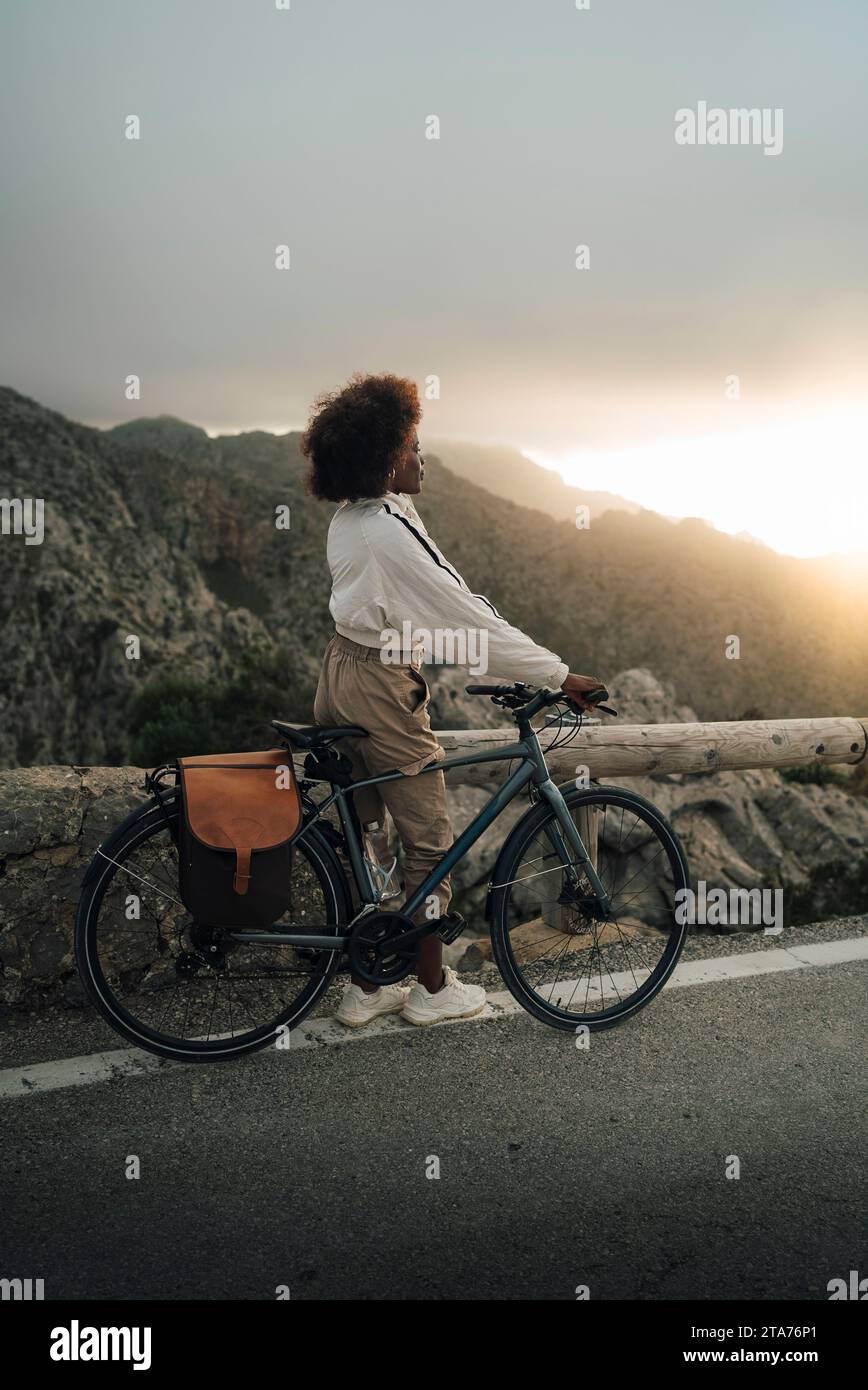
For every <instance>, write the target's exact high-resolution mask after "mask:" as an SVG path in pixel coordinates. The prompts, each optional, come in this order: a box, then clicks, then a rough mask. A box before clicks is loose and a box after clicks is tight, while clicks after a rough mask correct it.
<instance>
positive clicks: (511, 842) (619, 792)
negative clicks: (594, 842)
mask: <svg viewBox="0 0 868 1390" xmlns="http://www.w3.org/2000/svg"><path fill="white" fill-rule="evenodd" d="M560 790H561V793H562V795H563V797H564V800H565V801H566V803H567V806H568V808H569V810H570V811H575V810H578V809H581V808H583V807H589V806H592V805H594V804H595V803H597V804H598V805H601V804H602V805H614V806H620V807H621V808H622V809H631V810H634V811H635V812H636V813H637V814H638V816H639V819H641V820H643V821H644V823H645V824H646V825H647V826H649V827H650V828H651V829H653V831H654V833H655V834H656V835H657V837H658V839H660V840H661V843H662V844H663V846H664V848H665V849H666V852H667V858H668V860H669V864H670V868H671V869H672V871H673V882H674V884H675V887H676V888H679V889H683V888H686V887H687V886H688V884H689V870H688V866H687V857H686V855H685V853H684V848H683V846H682V844H681V841H680V840H679V838H678V836H677V834H676V832H675V831H674V829H673V828H672V826H671V825H670V824H669V822H668V821H667V820H666V819H665V817H664V816H663V815H662V813H661V812H660V811H659V810H658V809H657V807H656V806H654V805H653V804H652V803H651V802H650V801H648V800H646V798H645V797H643V796H640V795H639V794H638V793H637V792H631V791H627V790H626V789H624V788H623V787H612V786H605V785H602V784H595V785H594V786H592V787H589V788H587V789H581V790H580V789H577V788H575V787H561V788H560ZM553 819H555V815H554V812H553V810H552V809H551V807H550V806H549V805H548V803H547V802H542V803H540V804H538V805H536V806H534V807H533V808H532V809H531V810H530V811H528V812H527V813H526V814H525V815H524V816H522V818H521V820H519V821H518V822H517V824H516V825H515V826H514V827H513V829H512V831H511V832H510V835H509V837H508V839H507V840H506V842H505V844H504V847H503V850H502V852H501V855H500V858H499V860H498V866H497V878H498V879H499V880H500V882H499V883H498V884H496V885H494V886H493V887H492V906H491V927H490V937H491V949H492V956H493V959H494V961H495V963H496V965H497V967H498V969H499V970H500V973H501V975H502V977H503V980H504V983H505V984H506V986H507V988H508V989H509V991H510V993H511V994H512V995H513V997H514V998H515V999H517V1001H518V1002H519V1004H521V1006H522V1008H524V1009H526V1010H527V1012H528V1013H530V1014H531V1015H532V1016H533V1017H534V1018H537V1019H539V1021H540V1022H541V1023H546V1024H548V1025H549V1026H551V1027H555V1028H561V1029H563V1030H565V1031H574V1030H575V1029H576V1027H577V1026H578V1025H580V1024H581V1025H584V1026H586V1027H587V1028H588V1030H589V1031H601V1030H603V1029H605V1028H612V1027H614V1026H615V1024H617V1023H621V1022H623V1021H624V1020H625V1019H626V1018H629V1017H631V1016H632V1015H633V1014H635V1013H636V1012H638V1010H639V1009H641V1008H644V1007H645V1005H646V1004H649V1003H650V1002H651V1000H652V999H653V998H654V997H655V995H657V994H659V992H660V990H661V989H662V988H663V986H664V985H665V983H666V981H667V980H668V979H669V977H670V975H671V974H672V971H673V970H674V969H675V966H676V964H677V962H678V958H679V956H680V955H681V952H682V950H683V948H684V942H685V940H686V936H687V929H688V928H687V922H686V921H685V922H683V923H678V922H677V921H675V920H674V919H673V923H672V929H671V932H670V935H669V940H668V942H667V944H666V947H665V950H664V951H663V954H662V956H661V958H660V961H659V962H658V965H657V967H656V969H655V970H654V971H653V972H652V973H651V975H650V976H649V978H648V979H647V980H646V981H645V982H644V984H643V985H642V986H641V987H640V989H639V990H638V991H637V992H636V993H635V994H634V995H631V996H630V997H629V998H628V999H626V1000H624V1001H619V1003H618V1004H616V1005H613V1006H612V1007H611V1008H609V1009H605V1010H601V1011H600V1012H598V1013H594V1014H580V1013H578V1014H571V1013H569V1012H568V1011H566V1010H561V1009H559V1008H558V1007H556V1006H554V1005H547V1004H546V1003H544V1002H543V1001H541V1000H540V999H539V997H538V996H537V995H536V994H535V993H534V991H533V990H531V989H529V988H528V986H527V984H526V982H525V980H524V978H523V976H522V974H521V971H520V970H519V968H518V966H517V964H516V960H515V956H514V952H513V950H512V946H511V941H510V928H509V904H510V901H511V895H512V889H513V888H514V886H515V883H514V881H515V879H516V870H517V868H518V866H519V865H520V864H521V862H522V856H523V854H524V853H525V852H526V850H527V848H528V846H529V845H530V844H531V843H532V841H533V840H534V839H535V838H536V837H537V836H538V835H539V834H540V832H541V830H542V829H543V827H544V825H545V823H546V822H547V821H549V820H553Z"/></svg>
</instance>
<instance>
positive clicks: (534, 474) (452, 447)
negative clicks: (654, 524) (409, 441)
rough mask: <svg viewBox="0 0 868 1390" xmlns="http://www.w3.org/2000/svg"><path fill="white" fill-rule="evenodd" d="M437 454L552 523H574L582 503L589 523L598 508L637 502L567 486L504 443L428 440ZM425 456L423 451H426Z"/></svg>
mask: <svg viewBox="0 0 868 1390" xmlns="http://www.w3.org/2000/svg"><path fill="white" fill-rule="evenodd" d="M431 444H432V449H433V451H434V453H435V454H436V455H437V457H438V458H440V460H441V461H442V462H443V463H444V464H445V465H446V467H447V468H448V469H449V470H450V471H451V472H452V473H457V474H458V476H459V477H460V478H466V479H467V481H468V482H470V483H476V484H477V486H478V487H484V488H485V489H486V491H487V492H493V493H494V494H495V496H496V497H504V498H506V500H507V501H508V502H517V503H518V505H519V506H520V507H533V508H535V509H536V510H537V511H541V512H547V513H548V515H549V516H551V517H554V519H555V521H571V522H572V523H573V525H575V523H576V507H578V506H580V505H584V506H587V507H588V509H589V512H590V518H591V523H592V524H593V522H594V521H595V520H596V519H597V518H598V517H600V516H602V514H603V512H607V511H616V512H630V513H632V514H634V515H635V513H637V512H640V511H641V510H642V508H641V507H640V506H639V503H638V502H629V501H628V500H627V498H626V497H619V496H618V495H617V493H614V492H595V491H593V490H590V489H588V488H580V487H572V486H571V485H570V484H569V483H565V482H564V480H563V478H562V477H561V476H560V474H559V473H555V472H553V471H552V470H551V469H549V468H542V467H541V466H540V465H539V464H538V463H533V462H532V460H530V459H528V458H525V456H524V454H522V453H520V452H519V451H518V449H510V448H509V446H508V445H505V444H493V445H488V444H465V443H462V442H460V441H457V440H453V439H442V440H436V439H435V440H432V441H431ZM426 457H427V451H426Z"/></svg>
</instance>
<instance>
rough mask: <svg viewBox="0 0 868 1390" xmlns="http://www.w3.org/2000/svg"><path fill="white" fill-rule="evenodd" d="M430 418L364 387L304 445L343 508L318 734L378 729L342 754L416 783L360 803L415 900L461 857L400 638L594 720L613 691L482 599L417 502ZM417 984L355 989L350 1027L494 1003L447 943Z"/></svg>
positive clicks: (333, 531)
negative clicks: (552, 696) (572, 668)
mask: <svg viewBox="0 0 868 1390" xmlns="http://www.w3.org/2000/svg"><path fill="white" fill-rule="evenodd" d="M421 415H422V412H421V409H420V405H419V396H418V392H417V390H416V386H415V384H414V383H413V382H412V381H407V380H404V379H403V378H401V377H397V376H392V375H383V376H365V375H363V374H361V373H359V374H357V375H356V376H354V377H352V378H351V379H350V381H349V382H348V383H347V385H346V386H344V387H343V388H342V389H341V390H339V391H335V392H332V393H330V394H328V395H325V396H322V397H320V398H319V399H318V400H317V401H316V402H315V404H314V409H313V413H312V416H311V419H310V422H309V424H308V429H307V432H306V433H305V435H304V439H303V441H302V451H303V453H304V455H305V457H306V458H308V459H309V460H310V464H311V467H310V473H309V476H308V486H309V489H310V491H311V492H312V493H313V495H314V497H317V498H320V499H322V500H325V501H329V502H339V503H340V506H339V507H338V509H337V511H336V512H335V514H334V516H333V517H332V521H331V525H330V526H329V533H328V545H327V554H328V562H329V568H330V569H331V575H332V595H331V600H330V603H329V608H330V611H331V614H332V617H333V618H334V620H335V629H336V631H335V635H334V636H333V637H332V639H331V641H330V642H329V644H328V646H327V648H326V651H325V655H324V657H323V665H322V671H321V673H320V678H319V684H318V686H317V692H316V699H315V701H314V718H315V720H316V722H317V723H318V724H358V725H360V726H361V727H362V728H364V729H367V731H368V737H367V738H366V739H359V740H356V741H355V742H353V741H352V740H347V741H346V742H345V743H342V744H341V747H342V748H346V750H347V753H348V755H349V757H350V759H351V760H352V763H353V771H354V775H355V776H356V777H357V778H362V777H373V776H376V775H378V774H379V773H382V772H387V771H390V770H393V769H395V768H399V769H400V770H401V771H403V772H404V773H406V774H407V775H406V777H404V778H401V779H399V780H396V781H393V782H386V783H383V784H382V785H381V786H379V787H365V788H362V789H361V790H360V791H358V792H356V793H355V794H354V795H355V802H356V809H357V811H358V813H359V818H360V820H361V822H362V824H363V825H368V824H370V823H371V822H374V821H376V822H379V824H380V825H381V826H382V825H384V822H385V816H386V811H387V810H388V812H389V814H390V815H391V817H392V820H393V821H394V823H395V828H396V830H397V832H398V838H399V839H400V842H401V849H402V853H403V860H404V893H405V895H406V897H409V896H410V894H411V893H413V892H414V891H415V889H416V888H417V887H418V886H419V884H420V883H421V882H422V881H423V880H424V879H425V878H426V877H427V875H428V874H429V873H430V871H431V869H432V868H433V867H434V865H435V864H436V863H437V861H438V860H439V859H441V858H442V856H443V855H444V854H445V853H446V851H447V850H448V849H449V848H450V846H451V844H452V832H451V829H450V825H449V815H448V811H447V806H446V785H445V779H444V776H443V773H442V772H430V773H426V775H425V776H424V777H417V776H416V774H417V773H418V772H419V771H420V769H421V768H423V767H425V766H426V765H427V764H429V763H431V762H432V761H435V760H436V761H442V759H443V758H444V756H445V754H444V751H443V749H442V748H441V746H440V745H439V743H438V742H437V740H436V738H435V737H434V734H433V733H432V730H431V724H430V721H429V718H428V700H429V696H430V692H429V690H428V686H427V684H426V682H425V679H424V677H423V676H422V674H421V672H420V669H419V668H420V665H421V650H419V649H411V650H406V649H405V650H404V651H403V652H402V659H400V660H398V661H397V662H396V660H395V648H394V639H393V634H394V633H397V634H402V633H404V632H406V631H410V632H415V631H416V630H418V629H424V630H425V631H427V632H428V633H433V634H436V633H437V632H438V630H439V631H440V632H443V631H446V630H448V631H449V632H450V633H456V632H458V633H461V632H463V633H464V634H465V638H467V636H468V634H470V635H471V636H472V637H473V638H474V639H475V640H474V641H473V642H470V641H467V640H466V641H465V643H464V644H463V646H464V650H465V651H468V650H472V651H473V652H474V653H478V652H479V650H480V647H481V648H482V650H485V651H487V661H488V669H487V671H486V674H485V680H486V681H491V682H498V681H504V682H513V681H519V680H521V681H526V682H528V684H532V685H539V686H548V687H550V688H551V689H559V688H560V689H563V691H564V692H565V694H566V695H568V696H569V697H570V699H571V700H573V701H574V702H575V703H576V704H577V705H579V706H580V707H582V708H585V709H589V708H591V706H589V705H587V704H586V702H585V701H584V699H583V698H582V697H583V694H585V693H586V692H587V691H589V690H593V689H594V688H596V687H598V686H599V685H600V684H601V682H600V681H598V680H596V679H595V678H593V677H590V676H577V675H571V674H570V673H569V669H568V667H567V666H566V664H565V663H564V662H563V661H561V660H560V659H559V658H558V657H557V656H555V654H554V653H553V652H550V651H547V650H546V649H545V647H539V646H537V645H536V643H535V642H533V641H532V640H531V639H530V638H529V637H526V636H525V634H524V633H523V632H520V631H519V630H518V629H517V628H514V627H511V626H510V625H509V623H508V622H507V621H506V619H505V618H502V617H501V615H500V614H499V613H498V612H497V610H496V609H495V608H494V606H493V605H492V604H491V603H489V601H488V599H486V598H483V596H482V595H481V594H474V593H471V591H470V589H469V588H468V587H467V585H466V584H465V582H464V580H463V579H462V578H461V576H460V575H459V574H458V572H457V571H456V570H455V568H454V566H453V565H450V564H449V562H448V561H447V560H446V559H445V557H444V556H443V555H442V554H441V552H440V551H439V550H438V548H437V546H436V545H435V543H434V542H433V541H432V539H431V537H430V536H429V535H428V532H427V531H426V530H425V527H424V526H423V524H422V521H421V519H420V517H419V514H418V512H417V511H416V508H415V507H414V506H413V503H412V502H411V500H410V498H411V497H413V496H416V495H417V494H418V493H419V492H421V490H422V480H423V478H424V460H423V459H422V455H421V452H420V446H419V441H418V438H417V435H416V428H417V426H418V424H419V421H420V419H421ZM405 624H409V626H408V627H406V628H405ZM480 637H483V638H484V642H483V643H480V641H479V640H478V639H479V638H480ZM459 645H460V644H459ZM456 664H457V663H456ZM467 664H470V663H467ZM473 664H474V666H475V668H476V669H477V670H478V666H477V664H476V662H475V661H474V663H473ZM450 898H451V884H450V880H449V878H448V877H447V878H444V879H443V881H442V882H441V883H440V885H439V887H438V889H437V892H436V899H437V901H436V903H435V902H433V901H431V902H429V903H427V904H426V906H425V907H423V908H422V909H420V911H419V912H418V913H417V914H416V917H415V920H416V921H417V922H422V921H425V920H430V919H431V918H432V917H435V916H436V917H439V916H446V914H447V909H448V906H449V901H450ZM455 916H457V914H454V915H453V919H452V920H453V921H454V920H455ZM416 975H417V984H416V985H415V986H414V987H413V988H412V989H411V988H409V987H406V986H405V987H401V986H399V985H384V986H382V987H380V988H377V987H376V986H375V985H371V984H368V983H367V982H366V981H364V980H362V979H360V978H359V977H357V976H355V975H354V976H353V977H352V980H351V983H350V984H348V985H347V986H346V989H345V990H344V995H343V999H342V1000H341V1004H340V1007H339V1008H338V1012H337V1017H338V1018H339V1019H340V1021H341V1022H342V1023H345V1024H346V1025H347V1026H349V1027H361V1026H363V1025H364V1024H365V1023H367V1022H369V1021H370V1019H372V1018H376V1017H377V1016H378V1015H380V1014H387V1013H397V1012H400V1013H401V1015H402V1017H403V1018H405V1019H407V1020H408V1021H409V1022H411V1023H418V1024H424V1023H436V1022H438V1021H439V1020H440V1019H444V1018H466V1017H469V1016H470V1015H472V1014H477V1013H479V1012H480V1010H481V1009H482V1008H483V1007H484V1005H485V991H484V989H482V988H481V987H480V986H479V985H469V984H466V983H464V982H463V981H462V980H459V978H458V976H457V975H456V973H455V971H454V970H452V969H450V968H449V967H447V968H446V969H445V970H444V968H443V946H442V942H441V941H440V940H439V938H438V937H436V936H429V937H426V938H425V939H424V940H423V941H422V943H421V944H420V946H419V951H418V957H417V970H416Z"/></svg>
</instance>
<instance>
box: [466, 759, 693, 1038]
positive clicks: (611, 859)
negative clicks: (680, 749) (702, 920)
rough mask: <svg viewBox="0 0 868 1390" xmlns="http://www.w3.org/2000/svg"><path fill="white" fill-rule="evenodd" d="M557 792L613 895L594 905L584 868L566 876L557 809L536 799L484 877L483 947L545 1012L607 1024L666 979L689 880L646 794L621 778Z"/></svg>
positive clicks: (525, 1001) (574, 1021)
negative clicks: (486, 915) (488, 915)
mask: <svg viewBox="0 0 868 1390" xmlns="http://www.w3.org/2000/svg"><path fill="white" fill-rule="evenodd" d="M561 790H562V793H563V796H564V799H565V801H566V803H567V806H568V808H569V810H570V812H571V814H572V816H573V819H574V821H575V823H576V825H577V828H578V830H579V835H580V836H581V838H582V841H583V843H584V844H585V847H586V849H587V850H588V852H589V855H590V857H591V860H592V862H593V863H594V866H595V868H596V870H597V873H598V875H599V877H600V879H601V881H602V883H603V886H604V888H605V889H606V891H607V892H608V894H609V897H610V900H611V909H610V911H609V912H608V913H607V914H605V915H603V914H601V913H600V911H599V908H598V905H597V902H596V897H595V895H594V893H593V890H592V888H591V885H590V882H589V881H588V879H587V876H586V875H585V874H584V873H583V872H582V870H581V869H580V867H579V866H578V865H574V866H573V867H574V868H575V874H576V882H575V883H574V884H570V882H569V879H568V876H567V874H566V873H565V871H564V867H563V864H562V861H561V858H560V856H559V855H558V853H557V850H556V848H555V840H554V838H553V832H555V833H562V832H560V827H559V825H558V821H557V817H556V816H555V814H554V812H553V811H552V810H551V808H550V807H549V806H548V804H547V803H542V804H540V805H539V806H537V807H535V808H534V809H533V810H532V811H529V812H528V813H527V815H526V816H524V817H523V818H522V819H521V820H520V821H519V822H518V824H517V825H516V826H515V827H514V829H513V830H512V832H511V834H510V837H509V840H508V841H507V843H506V845H505V846H504V851H503V854H502V857H501V859H500V861H499V867H498V873H497V878H498V880H499V881H498V882H497V883H496V884H494V885H493V886H492V923H491V946H492V954H493V956H494V959H495V961H496V963H497V965H498V968H499V969H500V972H501V974H502V975H503V978H504V981H505V983H506V985H507V986H508V988H509V990H510V991H511V993H512V994H513V995H514V996H515V998H516V999H517V1000H518V1001H519V1003H520V1004H521V1005H522V1006H523V1007H524V1008H525V1009H527V1010H528V1012H529V1013H531V1014H533V1015H534V1017H535V1018H538V1019H540V1020H541V1021H542V1022H543V1023H548V1024H550V1025H551V1026H552V1027H555V1028H563V1029H569V1030H574V1029H576V1028H577V1027H578V1026H579V1025H585V1026H586V1027H587V1028H588V1029H590V1030H594V1029H602V1028H610V1027H612V1025H613V1024H615V1023H620V1022H621V1021H622V1020H623V1019H625V1018H628V1017H630V1016H631V1015H632V1014H634V1013H636V1011H637V1010H638V1009H641V1008H642V1007H644V1005H645V1004H647V1003H649V1002H650V1000H651V999H653V998H654V996H655V994H657V993H658V992H659V991H660V990H661V989H662V988H663V986H664V984H665V983H666V980H667V979H668V978H669V976H670V975H671V973H672V971H673V970H674V968H675V964H676V962H677V960H678V957H679V955H680V953H681V950H682V948H683V946H684V941H685V937H686V934H687V925H686V923H679V922H677V921H676V919H675V917H676V907H677V906H678V900H677V899H676V894H677V892H678V891H679V890H680V889H683V888H686V887H687V884H688V869H687V860H686V857H685V854H684V850H683V849H682V847H681V843H680V841H679V839H678V836H677V835H676V834H675V831H674V830H673V829H672V827H671V826H670V825H669V823H668V822H667V821H666V820H665V819H664V817H663V816H662V815H661V814H660V812H659V811H658V810H657V808H656V807H655V806H653V805H652V804H651V802H650V801H646V800H645V798H644V797H641V796H638V795H637V794H636V793H634V792H629V791H625V790H622V788H620V787H605V786H594V787H591V788H589V789H588V790H586V791H579V790H577V789H576V788H570V789H564V788H562V789H561Z"/></svg>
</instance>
